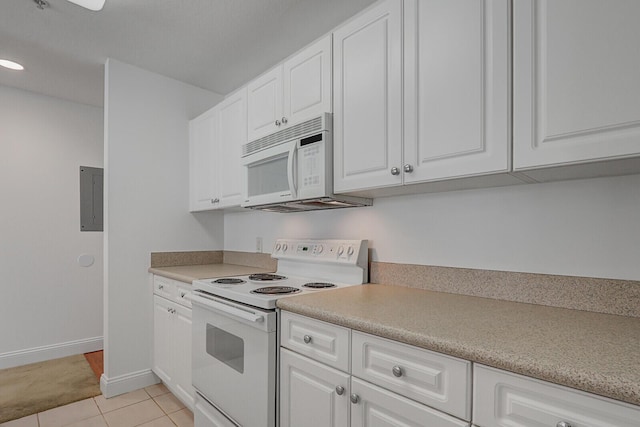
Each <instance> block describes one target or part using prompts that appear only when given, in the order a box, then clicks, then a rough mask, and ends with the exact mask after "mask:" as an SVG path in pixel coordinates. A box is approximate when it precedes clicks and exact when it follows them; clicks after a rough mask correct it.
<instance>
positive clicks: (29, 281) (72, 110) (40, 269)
mask: <svg viewBox="0 0 640 427" xmlns="http://www.w3.org/2000/svg"><path fill="white" fill-rule="evenodd" d="M102 116H103V112H102V109H101V108H96V107H91V106H88V105H82V104H77V103H74V102H69V101H63V100H60V99H57V98H51V97H48V96H43V95H38V94H35V93H32V92H27V91H23V90H19V89H14V88H10V87H7V86H0V277H1V280H2V282H1V283H2V284H1V285H0V289H1V291H2V296H0V368H5V367H9V366H15V365H21V364H25V363H32V362H36V361H41V360H47V359H51V358H56V357H62V356H66V355H69V354H77V353H82V352H84V351H92V350H98V349H100V348H102V233H101V232H80V184H79V167H80V166H93V167H102V154H103V151H102ZM81 254H90V255H93V256H94V257H95V263H94V264H93V265H92V266H91V267H80V266H79V265H78V263H77V262H76V260H77V258H78V256H79V255H81Z"/></svg>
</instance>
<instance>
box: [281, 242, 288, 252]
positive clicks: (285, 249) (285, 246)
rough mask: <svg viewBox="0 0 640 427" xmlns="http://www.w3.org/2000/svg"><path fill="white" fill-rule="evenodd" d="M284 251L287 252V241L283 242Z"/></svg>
mask: <svg viewBox="0 0 640 427" xmlns="http://www.w3.org/2000/svg"><path fill="white" fill-rule="evenodd" d="M282 252H287V244H286V243H283V244H282Z"/></svg>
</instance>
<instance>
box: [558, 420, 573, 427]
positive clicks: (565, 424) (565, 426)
mask: <svg viewBox="0 0 640 427" xmlns="http://www.w3.org/2000/svg"><path fill="white" fill-rule="evenodd" d="M556 427H571V423H568V422H566V421H560V422H558V424H556Z"/></svg>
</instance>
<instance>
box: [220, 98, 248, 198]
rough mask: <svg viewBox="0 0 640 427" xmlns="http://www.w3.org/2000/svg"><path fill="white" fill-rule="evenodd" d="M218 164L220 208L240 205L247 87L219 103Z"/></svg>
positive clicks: (245, 132)
mask: <svg viewBox="0 0 640 427" xmlns="http://www.w3.org/2000/svg"><path fill="white" fill-rule="evenodd" d="M217 108H218V114H219V119H218V129H219V131H218V144H219V149H218V153H219V156H218V157H219V159H218V163H217V172H218V173H217V179H218V197H219V199H220V202H219V207H220V208H226V207H232V206H240V202H242V200H243V193H244V179H245V178H244V170H243V167H242V164H241V162H240V159H241V157H242V144H246V143H247V88H246V87H245V88H243V89H241V90H239V91H238V92H235V93H233V94H232V95H230V96H228V97H227V98H225V100H224V101H222V102H221V103H220V104H218V107H217Z"/></svg>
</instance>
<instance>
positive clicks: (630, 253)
mask: <svg viewBox="0 0 640 427" xmlns="http://www.w3.org/2000/svg"><path fill="white" fill-rule="evenodd" d="M257 236H260V237H263V238H264V250H265V252H269V251H270V249H271V247H272V246H273V242H274V240H275V239H276V238H279V237H289V238H293V237H310V238H331V237H333V238H358V239H369V240H370V241H369V245H370V247H372V248H373V254H372V257H373V260H374V261H383V262H394V263H408V264H423V265H439V266H451V267H466V268H476V269H489V270H503V271H521V272H531V273H546V274H561V275H576V276H587V277H603V278H615V279H629V280H640V262H638V260H640V175H632V176H623V177H611V178H598V179H589V180H577V181H564V182H555V183H546V184H531V185H521V186H514V187H503V188H490V189H481V190H469V191H457V192H447V193H437V194H422V195H413V196H397V197H389V198H380V199H375V200H374V206H372V207H367V208H350V209H342V210H336V211H318V212H306V213H299V214H277V213H266V212H246V213H245V212H241V213H227V214H225V246H224V247H225V249H226V250H235V251H254V250H255V238H256V237H257Z"/></svg>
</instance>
